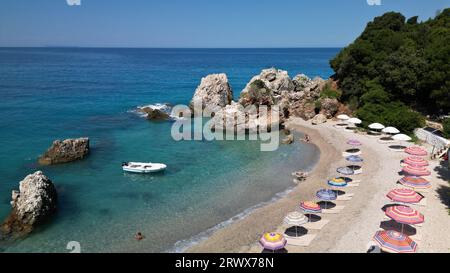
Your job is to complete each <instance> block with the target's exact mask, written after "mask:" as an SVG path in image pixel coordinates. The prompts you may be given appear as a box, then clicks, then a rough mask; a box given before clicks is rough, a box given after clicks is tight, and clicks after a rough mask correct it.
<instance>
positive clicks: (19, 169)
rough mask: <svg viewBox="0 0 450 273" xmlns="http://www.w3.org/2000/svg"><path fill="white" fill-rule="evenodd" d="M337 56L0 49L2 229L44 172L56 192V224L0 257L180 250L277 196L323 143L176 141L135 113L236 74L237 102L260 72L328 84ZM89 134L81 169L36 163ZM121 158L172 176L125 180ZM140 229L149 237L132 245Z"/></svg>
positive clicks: (319, 52) (185, 98) (182, 100)
mask: <svg viewBox="0 0 450 273" xmlns="http://www.w3.org/2000/svg"><path fill="white" fill-rule="evenodd" d="M338 51H339V49H306V48H305V49H99V48H95V49H89V48H0V221H1V219H4V218H5V217H6V216H7V214H8V213H9V211H10V204H9V202H10V200H11V190H13V189H17V188H18V183H19V181H20V180H22V179H23V178H24V177H25V176H26V175H27V174H29V173H32V172H34V171H36V170H42V171H43V172H44V173H45V174H46V175H47V176H48V177H50V179H52V181H53V182H54V184H55V185H56V187H57V191H58V195H59V203H58V212H57V214H56V215H55V217H54V218H53V219H52V221H51V222H49V223H48V224H46V225H45V226H42V227H41V228H39V229H37V230H35V232H34V233H33V234H32V235H30V236H29V237H27V238H26V239H23V240H20V241H16V242H14V243H12V244H7V245H2V244H0V247H1V249H0V252H1V251H5V252H68V250H66V245H67V243H68V242H69V241H78V242H80V244H81V250H82V251H83V252H120V251H126V252H134V251H145V252H161V251H180V250H183V248H184V247H186V246H188V245H190V244H192V243H194V242H195V241H196V240H198V239H200V238H204V237H206V236H207V235H208V234H209V233H211V232H213V231H214V228H215V227H217V225H219V224H220V223H222V225H223V222H224V221H228V220H230V219H231V218H233V217H234V218H237V217H236V216H237V215H242V214H245V213H246V212H248V211H249V208H252V207H254V206H258V205H259V204H262V203H264V202H268V201H270V200H272V199H273V198H276V197H277V196H279V195H280V194H279V193H282V192H285V191H286V190H287V189H289V188H290V187H292V186H293V183H292V177H291V176H290V173H291V172H292V171H295V170H297V169H309V168H311V166H313V164H314V163H315V162H316V161H317V159H318V156H319V152H318V150H317V149H316V147H315V146H313V145H306V144H299V143H297V144H296V145H291V146H280V148H279V149H278V150H277V151H275V152H260V149H259V148H260V145H259V143H258V142H256V141H213V142H209V141H181V142H177V141H174V140H173V139H172V138H171V135H170V129H171V126H172V123H171V122H149V121H147V120H145V119H144V118H142V117H140V116H139V115H137V114H136V113H134V112H133V111H132V110H133V109H135V108H136V107H137V106H139V105H147V104H153V103H166V102H167V103H171V104H174V105H175V104H187V103H188V102H189V100H190V99H191V97H192V95H193V93H194V91H195V88H196V87H197V85H198V84H199V83H200V79H201V78H202V77H204V76H206V75H208V74H211V73H219V72H224V73H226V74H227V75H228V78H229V80H230V83H231V86H232V88H233V91H234V97H235V98H238V96H239V93H240V91H241V90H242V89H243V88H244V86H245V84H246V83H247V82H248V81H249V80H250V79H251V78H252V76H254V75H256V74H259V72H260V71H261V70H262V69H264V68H269V67H277V68H280V69H283V70H287V71H288V72H289V74H290V76H291V77H294V76H295V75H296V74H298V73H304V74H306V75H308V76H310V77H315V76H321V77H323V78H327V77H329V76H330V75H331V74H332V70H331V69H330V67H329V64H328V61H329V59H331V58H332V57H334V56H335V55H336V54H337V52H338ZM81 136H87V137H89V138H90V139H91V154H90V156H89V157H87V158H86V159H85V160H82V161H78V162H73V163H68V164H63V165H55V166H48V167H40V166H38V165H37V164H36V160H37V158H38V156H39V155H40V154H42V153H43V152H45V150H46V149H47V148H48V147H49V146H50V145H51V143H52V141H53V140H55V139H64V138H71V137H81ZM122 161H145V162H148V161H153V162H163V163H166V164H167V165H168V169H167V171H166V172H165V173H164V174H160V175H138V174H125V173H123V171H122V169H121V166H120V164H121V162H122ZM277 194H278V195H277ZM228 222H230V221H228ZM228 222H227V223H228ZM136 231H141V232H142V233H143V234H144V235H145V236H146V239H145V240H143V241H140V242H137V241H135V240H134V238H133V236H134V234H135V232H136Z"/></svg>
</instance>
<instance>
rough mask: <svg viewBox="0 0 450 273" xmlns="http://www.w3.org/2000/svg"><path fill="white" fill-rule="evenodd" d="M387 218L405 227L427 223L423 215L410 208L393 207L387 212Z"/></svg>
mask: <svg viewBox="0 0 450 273" xmlns="http://www.w3.org/2000/svg"><path fill="white" fill-rule="evenodd" d="M385 214H386V216H387V217H389V218H391V219H392V220H394V221H396V222H397V223H400V224H402V233H403V225H404V224H406V225H417V224H421V223H423V222H424V221H425V217H424V216H423V214H421V213H420V212H418V211H417V210H415V209H413V208H411V207H408V206H392V207H388V208H387V209H386V211H385Z"/></svg>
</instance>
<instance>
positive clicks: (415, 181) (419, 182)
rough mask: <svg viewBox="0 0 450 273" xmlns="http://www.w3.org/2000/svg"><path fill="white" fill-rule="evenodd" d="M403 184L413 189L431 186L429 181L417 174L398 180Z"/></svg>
mask: <svg viewBox="0 0 450 273" xmlns="http://www.w3.org/2000/svg"><path fill="white" fill-rule="evenodd" d="M398 182H399V183H400V184H402V185H403V186H406V187H409V188H413V189H429V188H431V183H430V181H428V180H426V179H425V178H422V177H419V176H405V177H403V178H402V179H400V180H399V181H398Z"/></svg>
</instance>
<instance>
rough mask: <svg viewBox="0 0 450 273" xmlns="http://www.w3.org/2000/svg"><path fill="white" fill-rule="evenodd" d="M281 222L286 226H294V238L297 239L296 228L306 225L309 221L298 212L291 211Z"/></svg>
mask: <svg viewBox="0 0 450 273" xmlns="http://www.w3.org/2000/svg"><path fill="white" fill-rule="evenodd" d="M283 222H284V223H285V224H286V225H291V226H295V237H298V231H297V227H298V226H301V225H303V224H306V223H308V222H309V219H308V217H306V216H305V215H304V214H302V213H300V212H298V211H293V212H290V213H288V215H286V217H284V220H283Z"/></svg>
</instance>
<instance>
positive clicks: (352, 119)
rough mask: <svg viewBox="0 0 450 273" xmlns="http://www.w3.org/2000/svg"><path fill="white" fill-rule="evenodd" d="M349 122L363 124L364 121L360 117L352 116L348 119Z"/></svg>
mask: <svg viewBox="0 0 450 273" xmlns="http://www.w3.org/2000/svg"><path fill="white" fill-rule="evenodd" d="M348 123H353V124H361V123H362V121H361V120H360V119H359V118H350V119H349V120H348Z"/></svg>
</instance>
